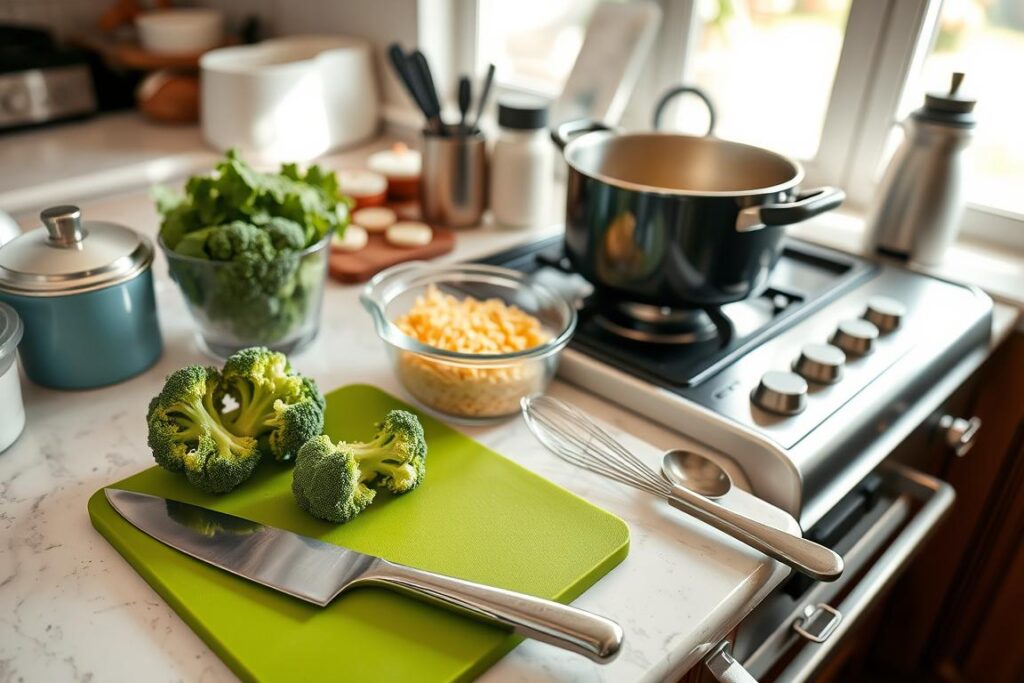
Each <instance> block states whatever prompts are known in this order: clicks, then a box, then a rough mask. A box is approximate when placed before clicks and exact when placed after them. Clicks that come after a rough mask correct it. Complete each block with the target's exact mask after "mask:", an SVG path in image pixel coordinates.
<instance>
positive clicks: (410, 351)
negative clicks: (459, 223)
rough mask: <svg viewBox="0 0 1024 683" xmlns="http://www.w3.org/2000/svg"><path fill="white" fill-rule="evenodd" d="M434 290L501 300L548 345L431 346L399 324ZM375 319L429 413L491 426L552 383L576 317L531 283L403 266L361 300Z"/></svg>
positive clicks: (395, 363) (513, 275) (463, 268)
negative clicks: (505, 349)
mask: <svg viewBox="0 0 1024 683" xmlns="http://www.w3.org/2000/svg"><path fill="white" fill-rule="evenodd" d="M431 287H436V288H437V289H438V290H439V291H440V292H441V293H443V294H450V295H452V296H454V297H456V298H457V299H464V298H466V297H473V298H475V299H478V300H481V301H485V300H487V299H499V300H501V301H502V302H504V303H505V304H506V305H508V306H515V307H517V308H519V309H520V310H522V311H523V312H525V313H527V314H529V315H531V316H533V317H534V318H536V319H537V320H538V321H539V322H540V325H541V329H542V330H543V333H544V337H545V338H546V340H545V341H544V342H543V343H541V344H540V345H538V346H534V347H532V348H528V349H524V350H522V351H513V352H509V353H464V352H460V351H451V350H448V349H442V348H437V347H434V346H428V345H426V344H424V343H421V342H420V341H418V340H417V339H414V338H413V337H410V336H408V335H406V334H405V333H404V332H402V330H401V329H400V328H399V327H398V325H396V324H395V321H396V320H398V319H399V318H400V317H401V316H402V315H403V314H405V313H406V312H407V311H408V310H409V309H410V308H412V306H413V304H414V303H415V302H416V300H417V299H418V298H419V297H421V296H424V295H425V294H426V293H427V292H428V290H429V289H430V288H431ZM360 300H361V301H362V303H363V306H364V307H365V308H366V310H367V311H369V313H370V315H371V316H373V321H374V325H375V326H376V329H377V334H378V335H379V336H380V338H381V339H382V340H383V341H384V344H385V346H386V348H387V350H388V355H389V357H390V360H391V364H392V367H393V368H394V371H395V374H396V375H397V376H398V379H399V381H401V383H402V385H403V386H404V387H405V388H406V390H407V391H408V392H409V393H410V394H411V395H412V396H413V398H415V399H416V400H417V401H419V402H420V403H422V404H423V405H424V406H425V407H427V408H428V409H430V410H431V411H434V412H436V413H439V414H441V415H443V416H444V417H446V418H449V419H451V420H454V421H457V422H468V423H479V422H490V421H494V420H498V419H501V418H505V417H509V416H512V415H515V414H517V413H518V412H519V400H520V399H521V398H522V397H523V396H527V395H531V394H536V393H542V392H544V391H545V390H546V389H547V387H548V385H549V384H550V383H551V380H552V378H553V377H554V376H555V370H556V369H557V367H558V359H559V355H560V354H561V351H562V349H564V348H565V345H566V344H567V343H568V342H569V339H570V338H571V337H572V334H573V332H574V331H575V329H576V310H575V308H573V306H572V305H571V304H570V302H569V301H567V300H566V299H565V298H564V297H562V296H559V295H558V294H556V293H555V292H553V291H552V290H550V289H549V288H547V287H545V286H544V285H542V284H540V283H538V282H535V281H534V280H532V279H531V278H530V277H529V276H528V275H524V274H523V273H519V272H517V271H514V270H508V269H506V268H498V267H495V266H485V265H475V264H455V265H433V264H427V263H422V262H413V263H405V264H401V265H398V266H394V267H393V268H389V269H387V270H385V271H382V272H381V273H379V274H378V275H377V276H376V277H374V278H373V279H372V280H370V282H369V283H367V285H366V287H365V289H364V290H363V294H362V297H361V299H360Z"/></svg>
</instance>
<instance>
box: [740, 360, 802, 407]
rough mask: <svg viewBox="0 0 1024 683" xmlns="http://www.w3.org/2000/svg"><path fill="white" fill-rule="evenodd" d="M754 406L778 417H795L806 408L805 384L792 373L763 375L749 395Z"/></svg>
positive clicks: (772, 372) (767, 373)
mask: <svg viewBox="0 0 1024 683" xmlns="http://www.w3.org/2000/svg"><path fill="white" fill-rule="evenodd" d="M750 399H751V400H752V401H753V402H754V404H755V405H757V406H760V407H761V408H764V409H765V410H767V411H768V412H771V413H778V414H779V415H796V414H797V413H799V412H801V411H803V409H804V408H806V407H807V382H806V381H804V378H803V377H801V376H800V375H798V374H796V373H794V372H780V371H778V370H772V371H771V372H766V373H764V376H763V377H761V382H760V383H759V384H758V385H757V388H756V389H754V393H752V394H751V395H750Z"/></svg>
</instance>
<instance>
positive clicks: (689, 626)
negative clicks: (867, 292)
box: [0, 124, 795, 683]
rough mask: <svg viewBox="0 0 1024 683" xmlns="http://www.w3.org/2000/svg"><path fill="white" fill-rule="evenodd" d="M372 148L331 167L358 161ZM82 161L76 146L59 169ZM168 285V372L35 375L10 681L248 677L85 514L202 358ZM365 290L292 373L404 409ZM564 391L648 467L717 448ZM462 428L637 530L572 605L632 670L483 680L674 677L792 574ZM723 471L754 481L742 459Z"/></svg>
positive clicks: (16, 468) (2, 502)
mask: <svg viewBox="0 0 1024 683" xmlns="http://www.w3.org/2000/svg"><path fill="white" fill-rule="evenodd" d="M90 125H92V124H90ZM376 146H379V145H376ZM376 146H375V147H376ZM365 151H366V150H365V149H364V150H357V151H356V152H355V153H353V154H352V155H342V156H339V157H336V158H331V159H329V160H328V161H329V164H330V165H334V166H344V165H351V164H352V163H353V159H356V158H358V157H359V156H361V155H362V154H364V153H365ZM70 153H71V150H63V152H62V154H58V155H57V156H67V155H68V154H70ZM54 154H56V152H54ZM175 154H176V155H177V158H182V157H181V156H180V155H181V154H186V155H200V154H208V152H206V151H203V150H195V151H193V152H188V151H187V150H178V151H177V152H175ZM185 158H191V159H197V158H200V157H198V156H186V157H185ZM75 163H80V160H76V162H75ZM145 163H147V164H152V163H155V162H153V161H152V160H150V161H147V162H145ZM9 168H10V166H7V165H6V164H5V163H4V160H3V159H2V158H0V169H2V170H4V171H5V172H4V173H3V174H0V175H3V176H4V177H7V176H6V171H7V170H8V169H9ZM113 172H114V173H119V171H116V169H115V170H114V171H113ZM71 186H73V187H79V188H81V187H84V186H83V185H77V186H75V185H71ZM93 187H94V188H95V186H93ZM2 192H7V193H8V196H11V195H10V193H11V192H13V190H12V189H11V188H10V187H6V188H0V193H2ZM0 196H2V195H0ZM63 199H64V198H63V197H46V198H41V199H39V201H38V202H37V204H36V205H31V204H29V203H25V204H24V205H23V206H21V209H20V210H21V213H20V216H17V217H18V218H19V219H20V220H21V222H22V224H23V225H31V224H33V223H34V218H33V217H32V216H33V215H34V213H35V212H36V211H38V209H39V208H40V206H39V205H40V204H46V203H49V202H55V201H62V200H63ZM77 201H78V202H79V204H80V206H81V208H82V209H83V213H84V214H85V215H86V216H88V217H92V218H97V219H105V220H113V221H117V222H121V223H124V224H127V225H130V226H132V227H134V228H136V229H138V230H140V231H145V232H149V233H153V232H155V230H156V226H157V218H156V215H155V212H154V210H153V208H152V205H151V202H150V200H149V199H148V196H147V193H146V191H145V190H142V189H139V190H134V191H132V192H129V193H125V194H121V195H117V194H114V195H109V196H105V197H99V198H96V199H91V200H86V201H82V200H80V199H77ZM541 232H543V231H536V232H535V233H533V234H527V233H524V232H502V231H499V230H494V229H490V230H476V231H471V232H466V233H463V234H460V235H459V237H458V246H457V249H456V251H455V252H454V253H453V254H452V255H450V256H449V257H447V258H450V259H464V258H471V257H473V256H479V255H483V254H485V253H488V252H492V251H495V250H498V249H501V248H504V247H507V246H511V245H513V244H516V243H520V242H523V241H525V240H527V239H530V238H532V237H537V236H539V233H541ZM155 273H156V275H157V278H156V296H157V303H158V307H159V312H160V322H161V327H162V330H163V336H164V342H165V345H166V350H165V352H164V355H163V357H162V358H161V359H160V361H159V362H158V364H157V365H156V366H155V367H154V368H152V369H151V370H149V371H148V372H146V373H144V374H142V375H141V376H139V377H136V378H134V379H131V380H129V381H127V382H124V383H122V384H120V385H117V386H114V387H108V388H104V389H98V390H93V391H81V392H59V391H52V390H48V389H44V388H42V387H39V386H36V385H33V384H31V383H30V382H28V380H27V379H25V378H24V377H23V378H22V385H23V388H24V392H25V404H26V411H27V415H28V426H27V428H26V430H25V432H24V433H23V434H22V436H21V438H20V439H19V440H18V441H17V442H16V443H15V444H14V445H13V446H12V447H11V448H10V449H9V450H7V451H6V452H4V453H3V454H0V529H2V534H3V543H2V545H0V681H8V680H10V681H18V680H25V681H39V680H80V681H89V680H102V681H122V680H123V681H138V680H146V681H178V680H187V681H196V680H202V681H208V682H212V681H228V680H234V676H233V675H232V674H231V672H230V671H229V670H228V669H227V668H226V666H225V665H224V664H222V663H221V662H220V660H219V659H218V658H217V657H216V656H215V655H214V654H213V653H212V652H211V651H210V650H209V649H208V648H207V647H206V646H205V645H204V644H203V643H202V641H200V640H199V638H198V637H197V636H196V635H195V634H194V633H193V632H192V631H191V630H190V629H189V628H188V627H187V626H186V625H185V624H184V622H182V621H181V620H180V619H179V618H178V617H177V615H176V614H175V613H174V612H173V611H172V610H171V609H170V608H169V607H168V606H167V605H166V604H165V603H164V602H163V601H162V600H161V599H160V598H159V596H157V594H156V593H155V592H154V591H153V590H152V589H151V588H150V587H149V586H148V585H147V584H146V583H145V582H144V581H143V580H142V579H141V578H140V577H139V576H138V575H137V574H136V573H135V572H134V570H132V568H131V567H130V566H129V565H128V564H127V562H125V561H124V560H123V559H122V558H121V557H120V555H118V553H117V552H116V551H115V550H114V549H113V548H112V547H111V546H109V545H108V544H107V543H106V541H105V540H104V539H103V538H102V537H101V536H100V535H99V534H98V533H97V532H95V531H94V530H93V529H92V527H91V526H90V523H89V519H88V515H87V513H86V501H87V499H88V497H89V496H90V495H91V494H92V493H93V492H94V491H95V490H97V489H99V488H101V487H102V486H104V485H106V484H108V483H111V482H114V481H117V480H118V479H120V478H122V477H125V476H127V475H129V474H132V473H134V472H136V471H138V470H140V469H143V468H145V467H149V466H151V465H152V464H153V463H152V458H151V456H150V454H149V451H148V449H147V447H146V445H145V440H146V429H145V424H144V419H143V414H144V410H145V406H146V404H147V402H148V400H149V398H150V397H151V396H152V395H153V394H154V393H155V392H157V391H158V390H159V387H160V386H161V384H162V381H163V378H164V376H165V375H167V374H168V373H169V372H171V371H172V370H174V369H176V368H178V367H180V366H182V365H185V364H188V363H201V362H205V361H206V358H205V357H204V356H202V355H201V353H200V352H199V350H198V349H197V347H196V344H195V342H194V340H193V337H192V334H193V327H192V323H191V320H190V319H189V317H188V314H187V312H186V310H185V307H184V303H183V301H182V299H181V296H180V294H179V292H178V291H177V290H176V289H175V286H174V284H173V283H172V282H171V281H170V280H169V279H168V277H167V273H166V263H165V262H164V261H163V257H162V256H159V257H158V259H157V261H156V264H155ZM357 293H358V289H357V288H355V287H346V286H342V285H338V284H335V283H331V284H329V285H328V290H327V293H326V295H325V300H324V312H323V320H322V328H321V333H320V336H319V337H318V339H317V340H316V341H315V342H314V343H313V344H312V345H311V346H310V347H309V348H308V349H307V350H305V351H304V352H302V353H300V354H297V355H295V356H294V357H293V361H294V363H295V365H296V366H297V367H298V368H299V369H300V370H301V371H302V372H304V373H307V374H309V375H311V376H313V377H314V378H315V379H316V380H317V382H318V383H319V385H320V386H321V387H322V388H323V389H325V390H328V389H331V388H334V387H336V386H341V385H344V384H348V383H352V382H366V383H369V384H373V385H376V386H379V387H381V388H382V389H384V390H387V391H390V392H392V393H396V394H398V395H403V394H402V390H401V387H400V386H399V385H398V383H397V380H396V379H395V377H394V376H393V375H392V373H391V370H390V367H389V365H388V361H387V358H386V357H385V353H384V349H383V347H382V345H381V343H380V342H379V341H378V339H377V337H376V335H375V333H374V331H373V328H372V326H371V323H370V319H369V317H368V316H366V315H365V314H364V313H363V311H362V309H361V308H360V307H359V305H358V303H357ZM338 349H345V354H344V358H345V360H344V361H339V360H338V359H339V357H341V354H339V353H338V352H337V351H338ZM552 392H553V393H554V394H555V395H557V396H561V397H563V398H567V399H569V400H572V401H573V402H575V403H577V404H578V405H580V406H581V407H583V408H584V409H585V410H587V411H588V412H589V413H591V414H592V415H594V416H596V417H598V418H600V419H602V420H604V421H606V423H608V424H609V425H610V426H611V428H612V429H613V430H614V431H616V432H618V433H620V434H621V435H622V438H623V439H624V440H625V441H626V442H627V443H628V444H629V445H631V446H632V447H633V448H634V449H635V450H636V451H637V452H638V454H640V455H641V457H644V458H645V459H648V460H649V461H650V462H651V463H652V464H654V463H656V462H657V457H658V453H659V450H660V449H662V448H666V447H669V446H690V447H692V448H694V449H697V450H705V452H706V449H703V448H702V447H701V446H699V445H696V444H693V443H691V442H689V441H688V440H687V439H686V438H685V437H682V436H680V435H678V434H673V433H671V432H668V431H666V430H664V429H662V428H660V427H658V426H655V425H653V424H651V423H648V422H646V421H644V420H643V419H642V418H640V417H638V416H636V415H633V414H631V413H628V412H626V411H623V410H621V409H619V408H616V407H615V406H613V405H611V404H610V403H607V402H605V401H603V400H602V399H600V398H598V397H595V396H593V395H589V394H585V393H582V392H580V391H578V390H576V389H574V388H573V387H571V386H568V385H565V384H564V383H561V382H556V383H555V385H554V386H553V388H552ZM464 431H466V432H468V433H469V434H470V435H472V436H473V437H475V438H477V439H479V440H480V441H482V442H483V443H485V444H487V445H488V446H490V447H492V448H494V449H495V450H497V451H498V452H501V453H503V454H505V455H507V456H509V457H510V458H512V459H514V460H516V461H517V462H519V463H521V464H522V465H524V466H525V467H528V468H530V469H532V470H534V471H536V472H538V473H539V474H541V475H543V476H545V477H547V478H549V479H551V480H552V481H554V482H556V483H558V484H560V485H562V486H565V487H566V488H568V489H570V490H572V491H574V492H576V493H578V494H579V495H581V496H583V497H585V498H587V499H588V500H590V501H592V502H594V503H595V504H597V505H599V506H601V507H603V508H605V509H607V510H610V511H611V512H613V513H615V514H617V515H619V516H620V517H622V518H623V519H624V520H626V521H627V522H628V524H629V527H630V532H631V547H630V553H629V556H628V557H627V558H626V560H625V561H624V562H623V563H622V564H621V565H619V566H618V567H616V568H615V569H613V570H612V571H611V573H609V574H608V575H607V576H606V577H604V578H603V579H601V580H600V581H599V582H598V583H597V584H596V585H595V586H594V587H593V588H591V589H590V590H588V591H587V592H586V593H585V594H584V595H582V596H581V597H580V598H579V599H578V600H576V601H575V603H574V604H576V605H578V606H580V607H583V608H585V609H589V610H592V611H594V612H597V613H600V614H603V615H605V616H608V617H610V618H613V619H615V620H617V621H619V622H620V623H621V624H622V626H623V628H624V629H625V632H626V642H625V646H624V649H623V652H622V654H621V655H620V657H619V658H618V659H617V660H616V661H615V662H613V663H612V664H610V665H608V666H605V667H599V666H597V665H595V664H592V663H590V662H589V661H587V660H585V659H583V658H582V657H577V656H573V655H569V654H566V653H563V652H561V651H559V650H556V649H554V648H551V647H548V646H544V645H541V644H538V643H532V642H527V643H524V644H523V645H521V646H520V647H518V648H516V649H515V650H514V651H513V652H512V653H511V654H509V655H508V656H506V657H505V658H503V659H502V660H501V661H500V662H498V663H497V664H496V665H495V666H494V667H492V668H491V669H490V670H489V671H488V672H487V673H486V674H485V675H484V676H483V680H485V681H503V682H504V681H556V680H557V681H567V680H568V681H615V682H616V683H618V682H626V681H658V680H676V679H677V678H678V677H679V676H681V675H682V674H683V673H684V672H685V671H686V670H688V669H689V668H691V667H692V666H693V665H694V664H695V663H696V662H697V661H698V660H699V659H700V657H702V656H703V654H704V653H705V652H706V651H707V649H708V648H709V647H710V646H711V645H712V644H713V643H714V642H716V641H717V640H718V639H720V638H721V636H722V635H723V634H725V633H726V632H727V631H728V630H730V629H731V628H732V627H733V626H735V625H736V624H737V623H738V622H739V621H740V620H741V619H742V618H743V617H744V616H745V615H746V614H747V612H749V610H751V609H752V608H753V607H754V606H755V605H757V604H758V603H759V602H760V600H761V599H762V598H763V597H764V596H765V595H766V594H767V593H768V592H770V591H771V590H772V589H773V588H774V587H775V586H776V585H778V584H779V583H780V582H781V581H782V580H783V578H784V577H785V576H786V575H787V573H788V570H786V569H785V568H783V567H782V566H781V565H779V564H778V563H775V562H773V561H771V560H768V559H767V558H766V557H764V556H762V555H760V554H758V553H756V552H754V551H751V550H749V549H747V548H745V547H744V546H741V545H740V544H738V543H736V542H733V541H731V539H728V538H726V537H724V536H723V535H721V534H718V533H717V532H715V531H713V530H711V529H710V528H708V527H705V526H703V525H702V524H700V523H698V522H696V521H694V520H692V519H690V518H688V517H686V516H684V515H682V514H681V513H678V512H676V511H674V510H672V509H670V508H668V507H667V506H665V505H658V504H656V503H655V501H653V500H652V499H651V498H650V497H649V496H647V494H643V493H640V492H637V491H634V490H632V489H628V488H626V487H623V486H620V485H618V484H614V483H612V482H608V481H606V480H603V479H601V478H599V477H597V476H595V475H590V474H587V473H583V472H580V471H579V470H575V469H573V468H572V467H571V466H569V465H567V464H565V463H563V462H562V461H560V460H558V459H556V458H554V457H553V456H551V455H549V454H547V453H546V452H545V451H544V450H543V449H542V448H541V447H540V446H539V445H538V444H537V443H536V442H535V441H534V439H533V438H532V436H531V435H530V434H529V432H528V430H527V429H526V427H525V425H524V424H523V423H522V421H521V420H513V421H510V422H507V423H504V424H500V425H495V426H490V427H486V428H474V429H465V430H464ZM713 455H714V454H713ZM721 461H722V462H723V464H725V465H726V466H727V467H728V468H729V469H730V470H732V472H733V474H734V475H735V476H736V477H737V478H738V479H739V480H740V481H742V475H741V473H740V472H738V471H737V470H736V469H735V467H734V466H733V465H732V464H731V462H729V461H727V460H724V459H723V460H721ZM725 504H727V505H729V506H730V507H734V508H735V509H738V510H744V511H747V512H748V513H749V514H752V515H754V516H756V517H758V518H760V519H762V520H763V521H766V522H768V523H772V524H776V525H779V526H787V525H793V524H795V523H794V522H793V521H792V519H791V518H789V517H788V516H786V515H784V514H783V513H781V512H780V511H778V510H776V509H774V508H770V507H769V506H767V505H765V504H764V503H762V502H760V501H758V500H756V499H754V498H753V497H751V496H749V495H747V494H746V493H745V492H743V491H741V490H736V491H734V492H733V493H731V494H730V495H729V497H728V498H727V499H726V501H725Z"/></svg>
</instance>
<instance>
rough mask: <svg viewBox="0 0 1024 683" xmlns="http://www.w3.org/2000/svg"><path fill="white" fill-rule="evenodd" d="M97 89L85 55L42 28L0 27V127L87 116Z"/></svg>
mask: <svg viewBox="0 0 1024 683" xmlns="http://www.w3.org/2000/svg"><path fill="white" fill-rule="evenodd" d="M95 111H96V92H95V90H94V88H93V81H92V74H91V70H90V68H89V62H88V58H87V56H86V55H85V53H83V52H81V51H79V50H74V49H70V48H65V47H61V46H58V45H57V43H56V42H55V41H54V40H53V36H52V35H51V34H50V33H49V32H48V31H45V30H43V29H37V28H30V27H26V26H0V130H8V129H12V128H21V127H24V126H31V125H39V124H43V123H49V122H51V121H60V120H64V119H70V118H79V117H82V116H88V115H89V114H92V113H94V112H95Z"/></svg>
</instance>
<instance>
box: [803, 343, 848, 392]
mask: <svg viewBox="0 0 1024 683" xmlns="http://www.w3.org/2000/svg"><path fill="white" fill-rule="evenodd" d="M845 364H846V354H845V353H843V350H842V349H840V348H839V347H838V346H832V345H831V344H807V345H805V346H804V347H803V349H801V350H800V357H799V358H797V359H796V361H794V362H793V370H795V371H796V373H797V374H798V375H800V376H801V377H803V378H804V379H806V380H807V381H808V382H814V383H816V384H835V383H836V382H838V381H839V380H841V379H842V378H843V365H845Z"/></svg>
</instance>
